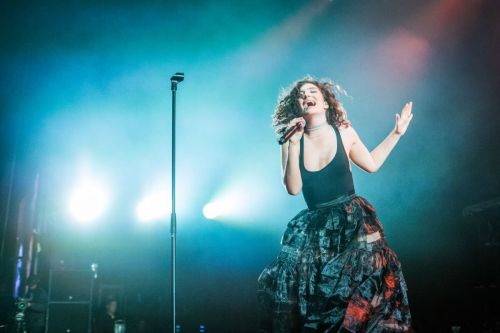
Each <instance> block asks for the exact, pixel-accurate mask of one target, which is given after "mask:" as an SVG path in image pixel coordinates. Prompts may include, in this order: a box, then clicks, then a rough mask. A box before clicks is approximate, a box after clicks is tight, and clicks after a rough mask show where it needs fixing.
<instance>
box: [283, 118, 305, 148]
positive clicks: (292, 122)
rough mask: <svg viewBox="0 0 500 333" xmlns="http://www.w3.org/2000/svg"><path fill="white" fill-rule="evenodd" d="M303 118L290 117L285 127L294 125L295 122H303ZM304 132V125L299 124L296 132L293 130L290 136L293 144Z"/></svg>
mask: <svg viewBox="0 0 500 333" xmlns="http://www.w3.org/2000/svg"><path fill="white" fill-rule="evenodd" d="M304 121H305V120H304V118H303V117H298V118H295V119H292V121H290V122H289V123H288V126H287V128H290V127H293V126H295V124H297V123H302V122H304ZM303 134H304V126H302V125H300V126H299V129H298V130H297V132H295V133H294V134H293V135H292V136H291V137H290V142H291V143H293V144H296V143H298V142H299V141H300V139H301V138H302V135H303Z"/></svg>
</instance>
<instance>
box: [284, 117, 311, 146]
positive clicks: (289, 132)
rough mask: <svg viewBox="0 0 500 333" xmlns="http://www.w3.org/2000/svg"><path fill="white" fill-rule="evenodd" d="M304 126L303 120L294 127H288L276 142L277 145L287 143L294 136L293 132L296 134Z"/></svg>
mask: <svg viewBox="0 0 500 333" xmlns="http://www.w3.org/2000/svg"><path fill="white" fill-rule="evenodd" d="M304 126H306V122H305V120H304V121H301V122H298V123H296V124H295V125H294V126H292V127H290V128H289V129H287V130H286V131H285V133H284V134H283V135H282V136H281V138H280V139H279V140H278V143H279V144H280V145H282V144H284V143H285V142H287V141H288V140H289V139H290V138H291V137H292V136H293V135H294V134H295V132H297V131H298V130H299V129H300V128H301V127H304Z"/></svg>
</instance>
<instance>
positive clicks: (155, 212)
mask: <svg viewBox="0 0 500 333" xmlns="http://www.w3.org/2000/svg"><path fill="white" fill-rule="evenodd" d="M167 201H168V196H167V195H165V194H164V193H159V192H158V193H153V194H150V195H148V196H146V197H144V198H143V199H142V200H141V201H140V202H139V204H138V205H137V208H136V210H135V211H136V214H137V217H138V218H139V220H140V221H142V222H149V221H154V220H159V219H162V218H165V217H166V216H167V215H168V213H169V211H170V205H169V204H168V202H167Z"/></svg>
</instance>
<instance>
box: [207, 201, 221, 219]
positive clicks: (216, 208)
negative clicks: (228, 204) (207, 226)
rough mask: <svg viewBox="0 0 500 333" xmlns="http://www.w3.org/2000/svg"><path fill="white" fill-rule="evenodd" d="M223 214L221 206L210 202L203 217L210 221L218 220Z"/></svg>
mask: <svg viewBox="0 0 500 333" xmlns="http://www.w3.org/2000/svg"><path fill="white" fill-rule="evenodd" d="M221 213H222V207H221V204H218V203H215V202H210V203H207V204H206V205H205V206H204V207H203V215H204V216H205V218H207V219H209V220H213V219H215V218H217V217H218V216H219V215H220V214H221Z"/></svg>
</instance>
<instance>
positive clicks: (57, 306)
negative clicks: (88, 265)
mask: <svg viewBox="0 0 500 333" xmlns="http://www.w3.org/2000/svg"><path fill="white" fill-rule="evenodd" d="M93 283H94V272H92V271H90V270H88V271H76V270H51V271H50V274H49V302H48V311H47V318H46V328H45V332H46V333H90V332H91V321H92V294H93Z"/></svg>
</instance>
